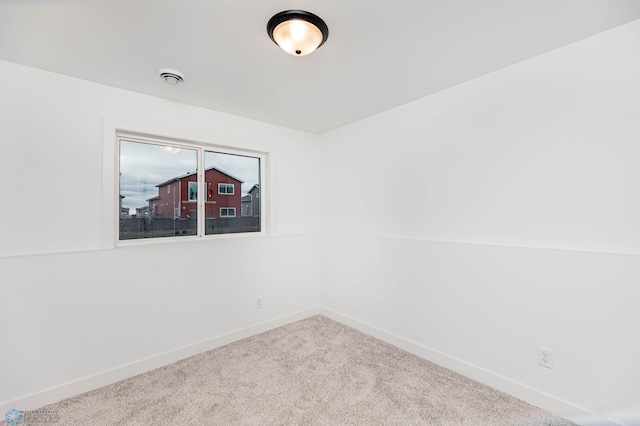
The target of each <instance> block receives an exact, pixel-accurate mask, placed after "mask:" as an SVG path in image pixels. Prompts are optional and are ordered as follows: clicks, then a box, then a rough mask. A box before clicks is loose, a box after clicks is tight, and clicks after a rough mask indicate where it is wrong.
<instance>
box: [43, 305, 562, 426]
mask: <svg viewBox="0 0 640 426" xmlns="http://www.w3.org/2000/svg"><path fill="white" fill-rule="evenodd" d="M41 410H51V411H56V412H57V413H58V416H59V424H64V425H82V426H85V425H91V426H103V425H104V426H107V425H108V426H114V425H145V426H146V425H443V426H444V425H452V426H453V425H455V426H464V425H474V426H478V425H513V426H525V425H531V426H533V425H548V426H565V425H573V423H571V422H570V421H568V420H565V419H562V418H559V417H556V416H553V415H552V414H550V413H548V412H546V411H543V410H541V409H539V408H536V407H534V406H531V405H529V404H527V403H525V402H523V401H521V400H519V399H516V398H514V397H511V396H509V395H506V394H504V393H502V392H499V391H497V390H495V389H492V388H490V387H487V386H484V385H482V384H480V383H478V382H475V381H473V380H471V379H468V378H466V377H464V376H461V375H459V374H457V373H454V372H452V371H450V370H447V369H445V368H442V367H440V366H438V365H436V364H433V363H431V362H429V361H426V360H424V359H422V358H419V357H417V356H415V355H412V354H410V353H408V352H405V351H403V350H401V349H398V348H396V347H394V346H391V345H389V344H387V343H384V342H382V341H380V340H377V339H375V338H373V337H370V336H367V335H365V334H363V333H361V332H359V331H357V330H354V329H352V328H349V327H347V326H345V325H342V324H340V323H337V322H335V321H332V320H330V319H328V318H326V317H324V316H321V315H317V316H314V317H311V318H307V319H304V320H302V321H298V322H295V323H293V324H289V325H286V326H284V327H280V328H277V329H274V330H271V331H269V332H266V333H262V334H259V335H256V336H253V337H250V338H247V339H244V340H241V341H238V342H235V343H232V344H229V345H226V346H223V347H220V348H217V349H214V350H211V351H208V352H205V353H202V354H199V355H196V356H194V357H191V358H188V359H185V360H182V361H179V362H177V363H174V364H171V365H169V366H166V367H163V368H159V369H156V370H153V371H150V372H147V373H144V374H141V375H139V376H135V377H131V378H129V379H126V380H123V381H121V382H118V383H114V384H112V385H109V386H106V387H103V388H100V389H97V390H94V391H91V392H88V393H85V394H82V395H79V396H76V397H73V398H68V399H65V400H62V401H60V402H58V403H56V404H51V405H48V406H46V407H43V408H41Z"/></svg>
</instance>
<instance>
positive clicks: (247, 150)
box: [102, 119, 277, 249]
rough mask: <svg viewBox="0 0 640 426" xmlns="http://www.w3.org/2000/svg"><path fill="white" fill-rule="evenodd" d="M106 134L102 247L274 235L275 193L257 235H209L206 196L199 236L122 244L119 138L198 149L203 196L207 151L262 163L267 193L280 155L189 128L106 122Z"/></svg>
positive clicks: (201, 204)
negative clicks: (205, 211)
mask: <svg viewBox="0 0 640 426" xmlns="http://www.w3.org/2000/svg"><path fill="white" fill-rule="evenodd" d="M103 133H104V138H103V141H104V143H103V208H102V211H103V214H102V218H103V227H102V229H103V233H102V235H103V237H102V248H104V249H109V248H117V247H119V246H130V245H148V244H167V243H175V242H181V241H188V240H216V239H228V238H252V237H263V236H265V235H271V234H273V233H274V232H276V231H275V227H274V225H275V222H273V221H272V219H271V218H272V215H271V214H269V213H268V212H270V209H271V208H272V204H271V203H270V202H269V199H270V198H271V197H272V196H273V192H270V193H269V198H266V201H265V202H264V204H263V205H261V216H260V231H257V232H237V233H225V234H208V235H207V234H205V229H204V228H205V215H204V205H205V202H206V200H205V199H204V197H198V198H199V199H198V211H199V212H202V214H199V215H198V217H199V218H202V220H200V219H199V223H198V232H197V235H188V236H179V237H170V236H169V237H162V238H143V239H131V240H122V241H120V240H119V234H120V226H119V218H120V212H119V205H120V196H119V192H120V189H119V188H120V182H119V161H120V152H119V151H120V142H119V141H120V139H126V140H130V141H137V142H143V143H152V144H157V145H162V146H165V145H170V146H175V147H183V148H185V149H196V150H198V151H199V154H200V155H199V161H200V162H201V163H202V164H199V165H198V170H199V176H198V182H201V186H200V187H199V188H198V192H200V193H206V190H205V180H204V155H203V154H204V151H214V152H221V153H224V154H231V155H241V156H250V157H255V158H258V159H259V160H260V185H261V187H263V188H266V189H265V191H267V190H271V191H273V188H270V187H269V185H268V182H270V181H271V180H272V179H273V178H272V175H273V171H274V170H275V162H276V158H277V155H276V152H275V148H274V147H273V146H271V145H268V144H264V143H261V142H246V141H245V142H238V141H234V142H233V144H230V143H228V142H225V141H224V140H220V139H218V138H214V137H211V136H207V137H203V136H202V134H199V133H197V132H193V131H192V130H190V129H186V128H185V129H180V130H175V129H173V130H167V128H165V127H156V126H153V125H151V126H150V125H140V124H132V123H130V122H123V121H116V120H111V119H105V120H104V126H103ZM158 135H161V136H158ZM174 189H175V188H174ZM265 193H266V192H265Z"/></svg>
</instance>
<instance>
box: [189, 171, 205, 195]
mask: <svg viewBox="0 0 640 426" xmlns="http://www.w3.org/2000/svg"><path fill="white" fill-rule="evenodd" d="M198 176H200V174H198ZM192 183H195V184H196V198H195V199H193V198H191V187H192V186H193V185H191V184H192ZM197 183H198V182H187V191H189V194H188V198H189V199H188V200H187V201H191V202H193V201H198V192H201V191H198V189H199V188H198V187H199V186H202V185H197Z"/></svg>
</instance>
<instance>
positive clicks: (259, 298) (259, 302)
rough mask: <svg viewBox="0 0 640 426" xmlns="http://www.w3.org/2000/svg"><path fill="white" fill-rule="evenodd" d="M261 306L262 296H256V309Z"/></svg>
mask: <svg viewBox="0 0 640 426" xmlns="http://www.w3.org/2000/svg"><path fill="white" fill-rule="evenodd" d="M260 308H262V297H258V298H256V309H260Z"/></svg>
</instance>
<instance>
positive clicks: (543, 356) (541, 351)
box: [538, 346, 553, 368]
mask: <svg viewBox="0 0 640 426" xmlns="http://www.w3.org/2000/svg"><path fill="white" fill-rule="evenodd" d="M538 364H539V365H541V366H543V367H547V368H553V351H552V350H551V349H546V348H541V347H540V346H538Z"/></svg>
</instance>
